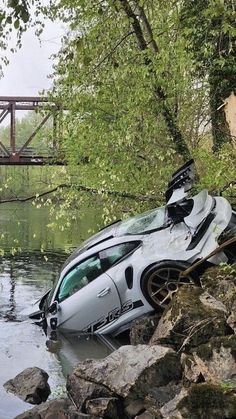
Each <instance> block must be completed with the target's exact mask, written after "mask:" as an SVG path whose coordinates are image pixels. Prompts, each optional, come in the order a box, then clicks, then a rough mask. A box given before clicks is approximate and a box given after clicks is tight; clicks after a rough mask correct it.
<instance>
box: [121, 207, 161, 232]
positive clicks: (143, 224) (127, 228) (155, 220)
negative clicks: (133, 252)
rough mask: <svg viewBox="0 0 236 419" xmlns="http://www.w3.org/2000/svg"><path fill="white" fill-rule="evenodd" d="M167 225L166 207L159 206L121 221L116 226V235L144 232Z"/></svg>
mask: <svg viewBox="0 0 236 419" xmlns="http://www.w3.org/2000/svg"><path fill="white" fill-rule="evenodd" d="M167 225H168V224H167V215H166V207H160V208H155V209H154V210H150V211H147V212H145V213H143V214H140V215H136V216H135V217H132V218H129V219H128V220H125V221H122V222H121V223H120V224H119V226H118V227H117V230H116V235H117V236H124V235H129V234H145V233H148V232H150V231H152V230H158V229H161V228H165V227H167Z"/></svg>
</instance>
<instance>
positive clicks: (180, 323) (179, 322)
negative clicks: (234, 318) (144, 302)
mask: <svg viewBox="0 0 236 419" xmlns="http://www.w3.org/2000/svg"><path fill="white" fill-rule="evenodd" d="M226 318H227V310H226V307H225V306H224V304H223V303H222V302H220V301H218V300H216V299H215V298H214V297H212V296H211V295H209V294H208V293H207V292H206V291H203V290H202V289H201V288H197V287H190V286H185V285H184V286H182V287H181V288H180V289H179V290H178V292H177V293H176V294H175V296H174V298H173V300H172V302H171V303H170V305H169V306H168V307H167V308H166V310H165V311H164V314H163V316H162V318H161V320H160V321H159V324H158V326H157V328H156V330H155V332H154V335H153V337H152V339H151V341H150V344H151V345H155V344H165V345H170V346H172V347H173V348H175V349H176V350H179V351H180V350H185V351H188V350H189V349H191V347H196V346H198V345H201V344H203V343H206V342H208V340H209V339H210V338H211V337H212V336H224V335H230V334H232V333H233V330H232V329H231V328H230V327H229V325H228V324H227V322H226Z"/></svg>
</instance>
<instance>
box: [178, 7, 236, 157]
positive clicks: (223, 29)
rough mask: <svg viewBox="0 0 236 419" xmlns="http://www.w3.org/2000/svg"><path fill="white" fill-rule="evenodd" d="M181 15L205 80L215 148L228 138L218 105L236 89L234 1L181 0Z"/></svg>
mask: <svg viewBox="0 0 236 419" xmlns="http://www.w3.org/2000/svg"><path fill="white" fill-rule="evenodd" d="M181 16H182V17H181V21H182V28H183V35H184V36H185V37H186V39H187V41H188V44H187V49H188V50H189V51H190V52H191V54H192V55H193V58H194V62H195V68H196V73H197V74H198V75H199V77H201V78H203V79H204V78H207V80H208V83H209V106H210V111H211V121H212V127H213V140H214V149H215V150H218V149H219V148H220V147H221V145H222V144H224V143H225V142H227V141H231V137H230V133H229V131H228V127H227V124H226V121H225V115H224V112H223V109H222V108H220V107H221V105H222V104H223V101H224V99H225V98H227V97H228V96H229V95H230V93H231V92H236V26H235V18H236V10H235V4H234V2H232V1H231V0H207V1H206V0H197V1H192V0H183V8H182V10H181ZM220 109H221V110H220Z"/></svg>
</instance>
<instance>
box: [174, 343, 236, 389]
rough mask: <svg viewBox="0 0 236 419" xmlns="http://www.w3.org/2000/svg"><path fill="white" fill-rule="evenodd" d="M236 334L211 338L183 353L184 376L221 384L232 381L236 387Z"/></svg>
mask: <svg viewBox="0 0 236 419" xmlns="http://www.w3.org/2000/svg"><path fill="white" fill-rule="evenodd" d="M235 361H236V336H235V335H232V336H223V337H216V338H212V339H210V341H209V342H208V343H206V344H204V345H200V346H199V347H198V348H196V349H194V350H193V351H192V355H183V356H182V363H183V368H184V378H185V379H186V380H187V381H190V382H196V383H197V382H199V380H202V379H204V380H205V381H208V382H211V383H214V384H221V383H228V382H229V383H231V384H233V383H234V385H235V387H236V362H235Z"/></svg>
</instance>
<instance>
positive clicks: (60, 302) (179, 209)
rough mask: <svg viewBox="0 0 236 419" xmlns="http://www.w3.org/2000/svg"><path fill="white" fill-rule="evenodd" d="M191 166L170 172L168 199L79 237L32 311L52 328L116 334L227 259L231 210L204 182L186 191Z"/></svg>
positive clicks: (235, 224) (234, 225)
mask: <svg viewBox="0 0 236 419" xmlns="http://www.w3.org/2000/svg"><path fill="white" fill-rule="evenodd" d="M193 168H194V162H193V160H191V161H190V162H188V163H186V164H185V165H184V166H183V167H182V168H180V169H179V170H178V171H177V172H175V173H174V174H173V176H172V180H171V182H170V183H169V185H168V186H169V188H168V190H167V192H166V198H167V204H166V205H165V206H163V207H160V208H156V209H152V210H150V211H148V212H146V213H143V214H141V215H137V216H135V217H132V218H130V219H127V220H124V221H117V222H115V223H113V224H112V225H110V226H108V227H106V228H104V229H103V230H101V231H100V232H98V233H97V234H96V235H94V236H93V237H91V238H90V239H89V240H87V241H85V242H84V243H82V245H81V246H80V247H78V248H77V249H76V250H75V251H74V253H73V254H72V255H71V256H70V257H69V258H68V259H67V261H66V262H65V264H64V266H63V267H62V270H61V274H60V277H59V279H58V281H57V282H56V283H55V284H54V286H53V288H52V289H51V290H50V291H49V292H48V293H46V294H45V295H44V296H43V297H42V299H41V301H40V303H39V311H38V312H36V313H33V314H32V315H31V316H30V317H31V318H33V319H41V320H42V322H44V323H46V324H47V326H48V327H49V328H50V329H52V330H55V329H56V328H59V329H60V330H62V331H73V332H78V333H81V332H85V333H96V334H118V333H120V332H121V331H123V330H125V329H126V328H128V327H129V324H130V322H131V321H132V320H134V319H135V318H137V317H139V316H141V315H144V314H147V313H151V312H153V310H159V309H162V308H163V307H165V306H166V305H167V304H168V303H169V302H170V300H171V298H172V296H173V294H174V293H175V292H176V291H177V289H178V287H179V286H180V285H181V284H183V283H191V284H196V285H199V280H198V278H199V275H200V273H202V272H203V271H204V270H205V269H206V267H208V266H209V265H217V264H219V263H221V262H229V263H232V262H233V261H234V260H235V256H236V252H235V243H232V244H229V245H228V246H226V247H224V246H223V248H222V249H221V247H219V245H220V243H222V242H224V241H227V240H228V238H230V237H232V236H234V235H235V234H236V213H235V212H234V211H233V210H232V208H231V206H230V204H229V202H228V201H227V200H226V199H225V198H223V197H212V196H210V195H209V194H208V192H207V191H206V190H203V191H202V192H200V193H199V194H197V195H196V196H193V197H188V191H189V190H190V189H191V186H192V183H193V179H194V174H193ZM227 243H228V241H227ZM216 249H218V251H216V253H214V250H216ZM212 252H213V255H211V253H212ZM200 260H201V261H202V263H200V264H199V265H197V268H196V269H194V270H193V271H191V272H190V273H188V274H187V275H185V276H183V275H181V273H182V272H183V271H185V270H186V269H187V268H188V267H190V266H191V265H193V264H194V263H196V262H197V261H200Z"/></svg>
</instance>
